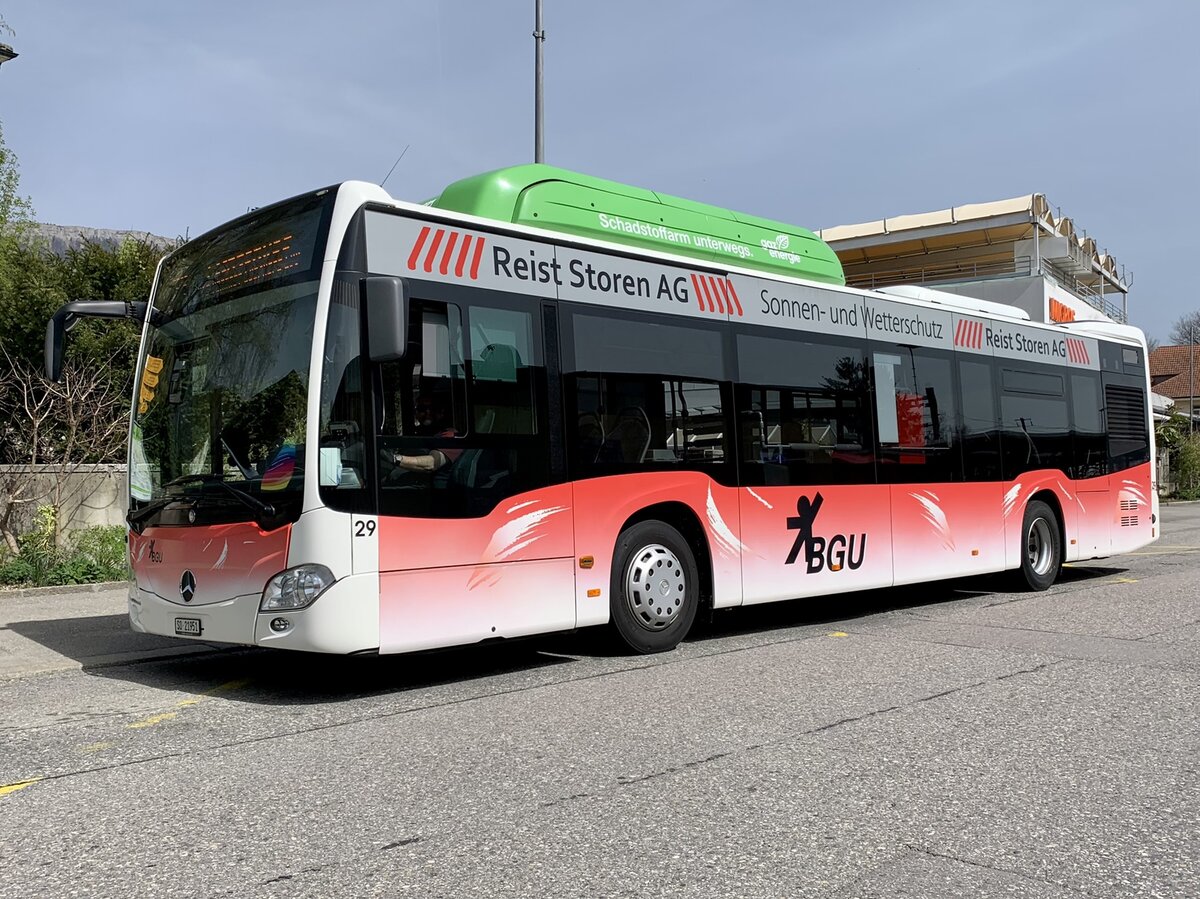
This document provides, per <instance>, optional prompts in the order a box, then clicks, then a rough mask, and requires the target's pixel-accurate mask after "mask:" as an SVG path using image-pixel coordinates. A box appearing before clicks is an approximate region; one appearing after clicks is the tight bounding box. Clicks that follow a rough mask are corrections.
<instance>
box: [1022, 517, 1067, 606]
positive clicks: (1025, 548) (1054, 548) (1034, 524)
mask: <svg viewBox="0 0 1200 899" xmlns="http://www.w3.org/2000/svg"><path fill="white" fill-rule="evenodd" d="M1061 569H1062V534H1061V532H1060V531H1059V527H1058V516H1057V515H1055V514H1054V510H1053V509H1051V508H1050V506H1048V505H1047V504H1046V503H1044V502H1041V501H1040V500H1034V501H1033V502H1031V503H1030V504H1029V505H1028V506H1026V507H1025V519H1024V521H1023V522H1022V524H1021V572H1020V580H1019V581H1018V583H1020V584H1021V585H1023V586H1024V587H1025V588H1026V589H1027V590H1045V589H1047V588H1048V587H1049V586H1050V585H1051V584H1053V583H1054V581H1055V580H1056V579H1057V578H1058V573H1059V571H1060V570H1061Z"/></svg>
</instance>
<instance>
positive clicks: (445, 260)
mask: <svg viewBox="0 0 1200 899" xmlns="http://www.w3.org/2000/svg"><path fill="white" fill-rule="evenodd" d="M456 243H458V232H457V231H451V232H450V240H449V241H448V242H447V243H446V252H444V253H442V264H441V265H439V266H438V271H439V272H441V273H442V274H443V275H444V274H446V272H448V271H449V270H450V257H451V256H453V255H454V245H455V244H456Z"/></svg>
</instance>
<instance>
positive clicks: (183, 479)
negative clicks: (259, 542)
mask: <svg viewBox="0 0 1200 899" xmlns="http://www.w3.org/2000/svg"><path fill="white" fill-rule="evenodd" d="M183 484H202V485H204V486H206V487H207V486H208V485H210V484H212V485H214V486H217V487H220V488H221V489H222V490H224V491H225V492H226V493H228V494H229V495H230V496H232V497H233V498H234V499H236V500H237V501H238V502H240V503H241V504H242V505H243V506H245V507H246V508H248V509H251V510H252V511H254V512H255V513H257V516H256V518H255V521H256V522H257V523H258V524H266V520H267V519H269V518H274V517H275V507H274V506H273V505H271V504H270V503H264V502H263V501H262V500H260V499H258V498H257V497H254V496H251V495H250V494H249V493H246V492H245V491H244V490H238V488H236V487H234V486H233V485H232V484H230V483H229V482H228V481H226V480H225V475H223V474H185V475H180V476H179V477H177V478H174V479H173V480H170V481H167V483H165V484H164V485H163V486H164V487H173V486H181V485H183ZM143 511H144V510H143Z"/></svg>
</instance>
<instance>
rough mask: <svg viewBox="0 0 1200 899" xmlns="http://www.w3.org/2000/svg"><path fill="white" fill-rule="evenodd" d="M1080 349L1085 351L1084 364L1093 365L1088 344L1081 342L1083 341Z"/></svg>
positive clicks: (1080, 342) (1080, 343)
mask: <svg viewBox="0 0 1200 899" xmlns="http://www.w3.org/2000/svg"><path fill="white" fill-rule="evenodd" d="M1079 348H1080V349H1081V350H1083V364H1084V365H1091V364H1092V354H1091V353H1089V352H1088V348H1087V344H1086V343H1084V342H1083V341H1082V340H1081V341H1079Z"/></svg>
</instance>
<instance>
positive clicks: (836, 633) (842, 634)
mask: <svg viewBox="0 0 1200 899" xmlns="http://www.w3.org/2000/svg"><path fill="white" fill-rule="evenodd" d="M825 636H827V637H849V636H850V635H849V634H848V633H846V632H845V631H834V632H833V633H832V634H826V635H825Z"/></svg>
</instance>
